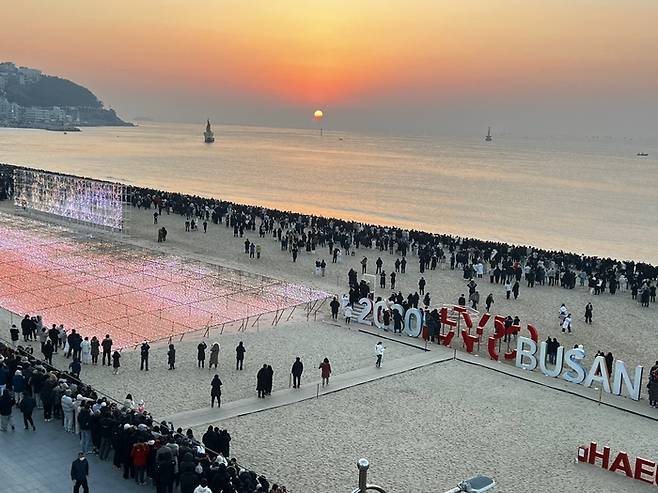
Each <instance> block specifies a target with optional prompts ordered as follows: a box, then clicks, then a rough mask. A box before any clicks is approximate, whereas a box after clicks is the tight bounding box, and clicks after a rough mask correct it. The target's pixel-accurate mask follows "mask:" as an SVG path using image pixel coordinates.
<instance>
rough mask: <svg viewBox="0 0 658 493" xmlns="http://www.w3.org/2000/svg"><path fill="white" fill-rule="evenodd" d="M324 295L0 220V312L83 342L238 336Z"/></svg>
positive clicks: (4, 218) (30, 224)
mask: <svg viewBox="0 0 658 493" xmlns="http://www.w3.org/2000/svg"><path fill="white" fill-rule="evenodd" d="M327 296H328V294H327V293H324V292H322V291H317V290H314V289H310V288H308V287H305V286H301V285H298V284H291V283H286V282H282V281H279V280H276V279H272V278H268V277H264V276H259V275H254V274H250V273H247V272H242V271H238V270H234V269H228V268H225V267H220V266H216V265H210V264H205V263H201V262H196V261H188V260H186V259H184V258H181V257H176V256H162V255H160V254H158V253H156V252H152V251H149V250H146V249H139V248H132V247H126V246H125V245H121V244H112V243H107V242H102V241H89V240H86V239H85V240H84V241H80V240H76V239H75V238H74V237H73V236H72V234H71V233H70V232H68V231H66V230H64V229H63V228H60V227H54V226H50V225H47V224H44V223H42V222H37V221H32V220H27V219H25V218H21V220H20V222H17V221H16V220H15V218H14V217H13V216H9V215H5V214H0V306H2V307H3V308H5V309H7V310H10V311H12V312H14V313H16V314H17V316H20V317H21V318H22V316H23V315H25V314H30V315H37V314H38V315H41V316H42V318H43V323H44V324H45V325H46V326H50V325H51V324H53V323H56V324H61V323H63V324H64V326H65V327H66V328H67V330H71V329H76V330H77V331H79V332H80V333H81V334H82V335H83V336H89V337H91V336H93V335H96V336H98V337H103V336H104V335H105V334H106V333H110V334H112V338H113V340H114V341H115V344H117V346H118V347H130V346H135V345H137V344H138V343H139V342H141V341H142V340H143V339H147V340H149V341H157V340H165V339H168V338H169V337H171V336H174V337H175V336H179V337H180V336H181V335H182V334H184V333H188V332H194V331H197V330H203V329H206V328H208V327H218V326H223V325H224V324H226V330H227V331H230V330H233V331H235V330H238V329H240V327H241V321H242V320H244V319H245V318H246V317H258V316H259V315H264V314H271V313H274V312H276V311H277V310H283V309H286V308H292V307H293V306H296V305H300V304H303V303H308V302H313V301H316V300H320V299H324V298H326V297H327ZM234 322H235V323H234ZM250 326H251V324H244V327H243V330H244V329H246V328H249V327H250Z"/></svg>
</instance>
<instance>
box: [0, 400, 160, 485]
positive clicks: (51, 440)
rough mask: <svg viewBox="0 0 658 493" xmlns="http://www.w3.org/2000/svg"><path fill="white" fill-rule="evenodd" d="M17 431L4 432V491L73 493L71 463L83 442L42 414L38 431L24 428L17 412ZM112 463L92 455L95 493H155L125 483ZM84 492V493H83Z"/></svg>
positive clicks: (0, 439)
mask: <svg viewBox="0 0 658 493" xmlns="http://www.w3.org/2000/svg"><path fill="white" fill-rule="evenodd" d="M13 415H14V421H15V425H16V431H11V428H10V429H9V431H5V432H0V471H1V474H0V491H2V492H8V493H9V492H11V493H66V492H68V491H73V481H71V474H70V473H71V462H73V460H75V459H77V458H78V452H79V451H80V441H79V439H78V438H77V436H76V435H73V434H71V433H65V432H64V430H63V428H62V426H61V424H60V423H59V421H56V420H55V421H52V422H50V423H44V421H43V414H42V412H41V410H35V412H34V415H33V418H34V424H35V425H36V427H37V431H36V432H34V431H32V430H25V429H24V428H23V417H22V415H21V413H20V411H18V409H14V413H13ZM111 458H112V455H110V460H108V461H105V462H101V461H100V460H98V456H96V455H88V456H87V460H88V461H89V491H90V492H91V493H104V492H107V493H109V492H121V493H133V492H137V491H145V490H146V491H155V489H153V488H150V487H149V488H146V489H145V488H144V487H141V486H138V485H137V483H135V481H134V480H131V479H123V474H122V472H121V471H117V470H115V469H114V468H113V467H112V461H111ZM80 491H82V490H80Z"/></svg>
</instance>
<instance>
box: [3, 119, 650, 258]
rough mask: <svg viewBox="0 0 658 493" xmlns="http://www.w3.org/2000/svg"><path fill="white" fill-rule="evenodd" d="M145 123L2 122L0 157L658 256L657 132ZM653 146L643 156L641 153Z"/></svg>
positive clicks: (519, 240) (258, 201) (294, 205)
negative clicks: (206, 128)
mask: <svg viewBox="0 0 658 493" xmlns="http://www.w3.org/2000/svg"><path fill="white" fill-rule="evenodd" d="M214 130H215V136H216V139H217V140H216V142H215V143H214V144H211V145H208V144H204V143H203V138H202V132H203V124H198V125H192V124H173V123H171V124H170V123H145V124H142V125H140V126H139V127H135V128H114V127H105V128H83V131H82V132H79V133H68V134H67V135H64V134H61V133H58V132H47V131H41V130H24V129H7V128H0V162H5V163H11V164H18V165H25V166H31V167H35V168H42V169H48V170H51V171H57V172H64V173H71V174H76V175H83V176H89V177H93V178H99V179H107V180H116V181H122V182H125V183H129V184H134V185H141V186H149V187H154V188H161V189H167V190H172V191H178V192H184V193H191V194H199V195H204V196H213V197H217V198H222V199H227V200H231V201H236V202H241V203H246V204H252V205H263V206H267V207H274V208H279V209H285V210H294V211H299V212H304V213H311V214H318V215H325V216H334V217H340V218H346V219H354V220H359V221H365V222H370V223H375V224H384V225H395V226H403V227H408V228H416V229H421V230H426V231H432V232H438V233H449V234H453V235H458V236H470V237H477V238H481V239H488V240H500V241H506V242H511V243H516V244H532V245H535V246H539V247H543V248H554V249H564V250H569V251H573V252H578V253H581V252H582V253H587V254H594V255H600V256H611V257H616V258H620V259H633V260H643V261H650V262H653V263H658V227H657V226H658V200H657V199H656V190H658V173H657V171H658V160H657V157H658V142H657V141H647V140H637V139H633V140H631V139H623V138H616V139H615V138H605V137H601V138H588V139H576V138H567V137H550V138H548V137H547V138H545V139H536V138H520V137H506V136H495V140H494V142H491V143H486V142H484V140H483V139H482V137H481V136H477V137H473V138H454V137H450V138H448V137H445V138H442V137H399V136H389V135H366V134H356V133H346V132H338V131H331V130H325V132H324V136H322V137H321V136H320V135H319V130H318V129H305V130H304V129H302V130H299V129H278V128H261V127H240V126H221V125H217V126H215V127H214ZM638 152H647V153H649V156H648V157H637V156H636V153H638Z"/></svg>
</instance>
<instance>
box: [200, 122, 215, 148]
mask: <svg viewBox="0 0 658 493" xmlns="http://www.w3.org/2000/svg"><path fill="white" fill-rule="evenodd" d="M203 141H204V142H205V143H206V144H212V143H213V142H215V134H214V133H213V132H212V129H211V128H210V120H208V122H207V123H206V131H205V132H203Z"/></svg>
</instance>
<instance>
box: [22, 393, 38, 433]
mask: <svg viewBox="0 0 658 493" xmlns="http://www.w3.org/2000/svg"><path fill="white" fill-rule="evenodd" d="M18 407H19V408H20V410H21V412H22V413H23V424H24V425H25V429H26V430H27V429H29V427H28V423H29V424H30V425H31V426H32V431H37V429H36V427H35V426H34V421H32V412H33V411H34V408H35V407H37V401H36V400H35V399H34V397H32V396H31V395H30V394H29V393H28V392H23V400H21V403H20V405H19V406H18Z"/></svg>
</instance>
